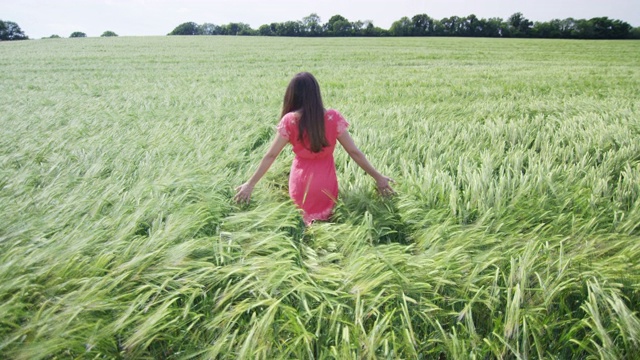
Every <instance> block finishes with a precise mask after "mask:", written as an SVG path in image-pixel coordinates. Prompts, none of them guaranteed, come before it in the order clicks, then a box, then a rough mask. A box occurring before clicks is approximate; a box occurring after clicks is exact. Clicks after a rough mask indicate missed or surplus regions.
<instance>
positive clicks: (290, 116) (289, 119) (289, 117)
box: [280, 111, 300, 124]
mask: <svg viewBox="0 0 640 360" xmlns="http://www.w3.org/2000/svg"><path fill="white" fill-rule="evenodd" d="M299 118H300V115H299V114H298V113H297V112H294V111H292V112H289V113H286V114H284V116H283V117H282V119H280V122H281V123H291V124H293V123H295V122H296V121H297V120H298V119H299Z"/></svg>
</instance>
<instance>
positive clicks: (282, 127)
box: [276, 115, 289, 139]
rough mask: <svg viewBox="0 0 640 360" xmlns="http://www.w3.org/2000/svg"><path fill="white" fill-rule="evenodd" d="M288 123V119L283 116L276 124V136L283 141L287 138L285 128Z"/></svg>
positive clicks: (287, 131)
mask: <svg viewBox="0 0 640 360" xmlns="http://www.w3.org/2000/svg"><path fill="white" fill-rule="evenodd" d="M288 122H289V117H288V116H287V115H285V116H283V117H282V119H280V123H278V126H277V127H276V128H277V130H278V134H280V135H281V136H282V137H283V138H285V139H288V138H289V129H288V128H287V124H288Z"/></svg>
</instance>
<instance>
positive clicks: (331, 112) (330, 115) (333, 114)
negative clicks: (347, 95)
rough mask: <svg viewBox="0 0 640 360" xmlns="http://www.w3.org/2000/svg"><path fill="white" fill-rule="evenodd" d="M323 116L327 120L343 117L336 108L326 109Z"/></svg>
mask: <svg viewBox="0 0 640 360" xmlns="http://www.w3.org/2000/svg"><path fill="white" fill-rule="evenodd" d="M324 116H325V118H326V119H327V120H329V121H332V120H338V119H341V118H343V117H342V114H340V112H339V111H338V110H336V109H327V110H326V111H325V112H324Z"/></svg>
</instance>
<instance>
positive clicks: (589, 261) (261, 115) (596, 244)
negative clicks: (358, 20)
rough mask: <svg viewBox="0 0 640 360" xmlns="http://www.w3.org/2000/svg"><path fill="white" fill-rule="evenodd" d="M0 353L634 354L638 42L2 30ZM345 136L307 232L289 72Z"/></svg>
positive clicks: (639, 273) (639, 298)
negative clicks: (355, 154)
mask: <svg viewBox="0 0 640 360" xmlns="http://www.w3.org/2000/svg"><path fill="white" fill-rule="evenodd" d="M0 66H1V68H2V72H0V91H1V93H2V94H3V95H2V96H1V97H0V174H1V176H0V219H2V221H1V222H0V357H2V358H9V359H46V358H128V359H144V358H148V359H157V358H165V359H188V358H220V359H223V358H264V359H273V358H317V359H321V358H322V359H324V358H337V359H344V358H422V359H432V358H447V359H465V358H469V359H474V358H477V359H485V358H504V359H542V358H544V359H550V358H557V359H569V358H576V359H578V358H580V359H582V358H603V359H622V358H628V359H630V358H634V357H636V356H637V354H638V353H640V340H639V339H640V317H639V316H638V311H640V306H639V304H640V287H639V285H638V284H640V260H639V259H640V242H639V240H640V210H639V206H640V204H639V200H638V198H639V196H640V122H639V119H640V109H639V108H638V99H640V42H637V41H558V40H533V39H527V40H518V39H458V38H405V39H403V38H393V39H391V38H377V39H367V38H343V39H337V38H336V39H332V38H323V39H300V38H250V37H216V36H208V37H205V36H202V37H139V38H126V37H119V38H86V39H43V40H34V41H23V42H16V43H2V44H0ZM300 71H309V72H311V73H313V74H314V75H315V76H316V77H317V79H318V81H319V82H320V85H321V88H322V92H323V97H324V101H325V105H326V106H327V107H330V108H335V109H338V110H339V111H340V112H341V113H342V114H343V115H344V116H345V117H346V118H347V120H348V121H349V122H350V123H351V127H350V132H351V134H352V136H353V138H354V140H355V141H356V143H357V144H358V146H359V147H360V148H361V149H362V150H363V152H364V153H365V154H366V155H367V157H368V158H369V160H370V161H371V162H372V163H373V164H374V165H375V166H376V167H378V168H379V169H380V170H381V171H382V172H383V173H385V174H387V175H390V176H391V177H393V178H394V179H395V180H396V184H395V189H396V191H397V193H398V194H397V196H395V197H394V198H392V199H382V198H380V197H379V196H378V195H377V194H376V193H375V191H374V184H373V182H372V180H371V179H370V178H368V177H367V175H366V174H365V173H364V172H363V171H362V170H360V169H359V168H358V167H357V165H356V164H355V163H353V162H352V161H349V159H348V156H347V155H346V154H345V153H344V151H342V150H341V149H337V150H336V166H337V173H338V180H339V184H340V202H339V204H338V207H337V209H336V213H335V215H334V218H333V220H332V221H331V222H328V223H317V224H314V225H313V226H312V227H311V228H309V229H306V228H305V227H304V225H303V223H302V221H301V217H300V215H299V213H298V212H297V210H296V209H295V207H294V206H293V205H292V203H291V201H290V200H289V198H288V195H287V188H286V186H287V176H288V171H289V166H290V164H291V160H292V159H293V155H292V153H291V151H290V149H289V148H287V149H285V151H284V152H283V153H282V154H281V155H280V157H279V158H278V159H277V160H276V163H275V164H274V166H273V167H272V168H271V170H270V171H269V173H268V174H267V175H266V177H265V178H264V179H263V180H262V182H261V183H260V184H259V185H258V186H257V188H256V190H255V192H254V197H253V201H252V203H251V204H250V205H249V206H238V205H236V204H234V202H233V201H232V198H233V193H234V191H233V189H234V188H235V186H237V185H239V184H240V183H242V182H243V181H244V180H245V179H246V178H247V177H248V176H250V174H251V173H252V171H253V170H254V169H255V167H256V166H257V164H258V161H259V159H260V158H261V157H262V155H263V153H264V151H265V150H266V149H267V147H268V145H269V143H270V141H271V139H272V137H273V136H274V135H275V125H276V124H277V122H278V120H279V119H278V115H279V112H280V106H281V102H282V97H283V95H284V89H285V87H286V85H287V83H288V81H289V79H290V78H291V77H292V76H293V75H294V74H295V73H297V72H300Z"/></svg>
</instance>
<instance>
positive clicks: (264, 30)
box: [258, 24, 275, 36]
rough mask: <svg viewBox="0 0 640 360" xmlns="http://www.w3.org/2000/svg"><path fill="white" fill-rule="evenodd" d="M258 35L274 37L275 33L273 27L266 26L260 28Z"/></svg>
mask: <svg viewBox="0 0 640 360" xmlns="http://www.w3.org/2000/svg"><path fill="white" fill-rule="evenodd" d="M258 34H259V35H261V36H274V35H275V32H274V31H272V30H271V25H267V24H264V25H261V26H260V27H259V28H258Z"/></svg>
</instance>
